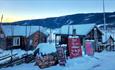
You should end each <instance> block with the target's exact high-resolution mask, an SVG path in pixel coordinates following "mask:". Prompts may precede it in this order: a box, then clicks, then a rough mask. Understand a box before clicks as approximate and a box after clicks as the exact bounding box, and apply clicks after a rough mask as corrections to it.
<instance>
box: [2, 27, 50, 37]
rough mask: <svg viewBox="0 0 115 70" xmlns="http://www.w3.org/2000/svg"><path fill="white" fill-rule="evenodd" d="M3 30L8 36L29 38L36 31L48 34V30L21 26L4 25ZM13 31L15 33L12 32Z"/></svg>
mask: <svg viewBox="0 0 115 70" xmlns="http://www.w3.org/2000/svg"><path fill="white" fill-rule="evenodd" d="M2 30H3V32H4V33H5V35H6V36H12V32H13V36H27V37H28V36H29V35H31V34H33V33H34V32H36V31H39V30H40V31H41V32H43V33H44V34H46V35H47V34H48V32H47V30H46V29H45V28H43V27H41V26H19V25H2ZM12 30H13V31H12Z"/></svg>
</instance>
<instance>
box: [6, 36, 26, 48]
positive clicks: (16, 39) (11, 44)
mask: <svg viewBox="0 0 115 70" xmlns="http://www.w3.org/2000/svg"><path fill="white" fill-rule="evenodd" d="M26 40H27V39H26V37H24V36H8V37H7V38H6V46H7V47H6V49H19V48H21V49H23V50H24V49H26V44H27V43H26Z"/></svg>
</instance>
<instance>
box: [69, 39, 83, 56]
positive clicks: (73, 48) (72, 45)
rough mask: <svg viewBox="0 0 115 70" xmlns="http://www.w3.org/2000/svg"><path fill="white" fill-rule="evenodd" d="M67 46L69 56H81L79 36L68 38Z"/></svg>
mask: <svg viewBox="0 0 115 70" xmlns="http://www.w3.org/2000/svg"><path fill="white" fill-rule="evenodd" d="M68 47H69V54H70V58H74V57H78V56H82V50H81V42H80V39H79V38H69V39H68Z"/></svg>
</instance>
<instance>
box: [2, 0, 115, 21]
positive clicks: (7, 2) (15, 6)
mask: <svg viewBox="0 0 115 70" xmlns="http://www.w3.org/2000/svg"><path fill="white" fill-rule="evenodd" d="M102 4H103V0H0V15H1V14H2V13H3V14H4V22H12V21H18V20H25V19H39V18H47V17H58V16H63V15H69V14H77V13H94V12H102V11H103V8H102V6H103V5H102ZM105 8H106V12H109V11H115V0H105Z"/></svg>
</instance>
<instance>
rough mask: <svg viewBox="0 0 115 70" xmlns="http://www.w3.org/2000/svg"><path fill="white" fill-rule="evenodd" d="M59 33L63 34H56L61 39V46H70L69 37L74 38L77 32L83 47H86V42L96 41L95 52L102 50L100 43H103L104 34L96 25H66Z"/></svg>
mask: <svg viewBox="0 0 115 70" xmlns="http://www.w3.org/2000/svg"><path fill="white" fill-rule="evenodd" d="M59 31H61V32H57V33H56V36H60V37H61V40H60V42H59V44H68V36H73V33H74V32H75V33H76V36H79V38H80V40H81V44H82V45H84V42H85V40H95V46H94V47H95V51H98V50H100V49H98V48H100V46H99V44H98V43H99V42H100V43H102V35H103V33H102V32H101V31H100V29H99V28H98V27H97V26H96V25H95V24H79V25H65V26H62V27H61V29H60V30H59Z"/></svg>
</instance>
